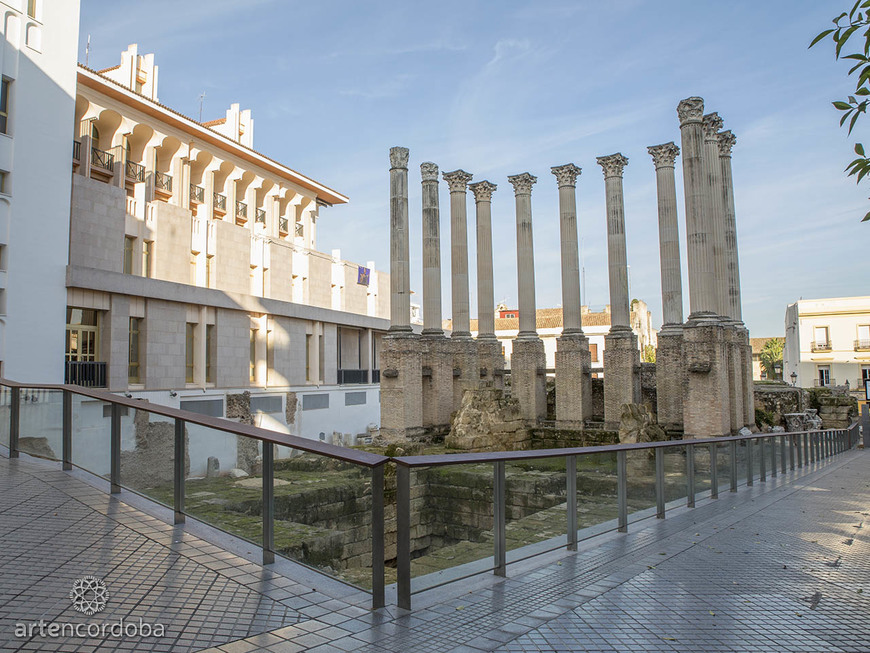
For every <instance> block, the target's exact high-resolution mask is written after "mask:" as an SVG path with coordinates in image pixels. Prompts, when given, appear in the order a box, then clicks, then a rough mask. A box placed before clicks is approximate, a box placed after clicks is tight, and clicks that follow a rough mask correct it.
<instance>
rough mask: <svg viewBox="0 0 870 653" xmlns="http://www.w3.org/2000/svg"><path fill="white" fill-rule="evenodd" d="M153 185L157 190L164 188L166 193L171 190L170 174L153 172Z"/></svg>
mask: <svg viewBox="0 0 870 653" xmlns="http://www.w3.org/2000/svg"><path fill="white" fill-rule="evenodd" d="M154 187H155V188H157V189H159V190H165V191H166V192H167V193H171V192H172V175H167V174H166V173H165V172H155V173H154Z"/></svg>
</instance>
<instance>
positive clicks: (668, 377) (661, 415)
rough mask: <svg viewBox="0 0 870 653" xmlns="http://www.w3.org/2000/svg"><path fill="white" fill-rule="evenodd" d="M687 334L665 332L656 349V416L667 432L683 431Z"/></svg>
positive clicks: (661, 335)
mask: <svg viewBox="0 0 870 653" xmlns="http://www.w3.org/2000/svg"><path fill="white" fill-rule="evenodd" d="M684 384H685V370H684V368H683V332H682V330H674V331H670V332H669V331H665V330H663V331H662V332H661V333H659V336H658V348H657V349H656V414H657V418H658V424H659V426H661V427H662V428H663V429H665V430H666V431H675V430H679V431H682V430H683V388H684Z"/></svg>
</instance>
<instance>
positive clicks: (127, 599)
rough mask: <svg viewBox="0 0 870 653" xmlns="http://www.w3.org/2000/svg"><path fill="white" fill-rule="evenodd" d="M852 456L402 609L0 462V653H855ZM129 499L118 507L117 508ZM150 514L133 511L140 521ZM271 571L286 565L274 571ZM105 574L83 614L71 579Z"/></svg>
mask: <svg viewBox="0 0 870 653" xmlns="http://www.w3.org/2000/svg"><path fill="white" fill-rule="evenodd" d="M868 463H870V452H850V453H847V454H844V455H842V456H838V457H836V458H834V459H833V460H831V461H829V462H827V463H825V464H824V465H822V466H821V467H819V468H818V469H814V470H811V471H809V472H804V471H799V472H797V473H794V472H790V473H788V474H785V475H780V476H778V477H777V478H775V479H771V478H768V481H767V482H766V483H759V482H758V481H756V484H755V486H754V487H752V488H745V487H741V488H740V491H739V492H738V493H737V494H731V493H725V494H723V495H721V498H720V499H719V500H716V501H704V502H701V501H699V503H698V507H697V508H695V509H694V510H688V509H681V510H678V511H672V512H671V513H669V515H668V519H666V520H664V521H660V520H647V521H644V522H642V523H639V524H633V525H632V528H633V531H632V532H630V533H628V534H616V533H614V534H609V535H604V536H601V537H598V538H595V539H594V540H589V541H587V542H586V543H583V544H581V547H580V548H581V550H580V551H579V552H578V553H577V554H569V553H562V552H558V553H554V554H550V555H549V556H547V557H545V558H538V559H536V560H533V561H527V562H525V563H520V565H516V566H514V565H512V566H510V567H509V568H508V574H509V576H510V577H509V578H507V579H496V578H494V577H492V576H488V575H487V576H481V577H477V578H475V579H470V580H467V581H463V582H461V583H455V584H453V585H450V586H447V587H445V588H440V589H437V590H432V591H428V592H425V593H423V594H420V595H415V597H414V605H415V609H414V612H412V613H410V614H407V613H402V612H401V611H399V610H397V609H395V608H387V609H384V610H379V611H377V612H371V611H369V610H367V609H366V604H365V601H366V599H367V597H366V595H364V594H362V593H360V592H356V591H353V590H349V589H347V588H346V587H344V586H342V585H340V584H339V583H337V582H331V581H328V580H326V579H323V578H322V577H320V576H317V575H315V574H313V573H302V574H300V573H299V571H298V568H297V567H295V566H293V565H290V564H289V563H287V564H278V565H276V566H275V569H274V570H272V569H269V570H266V569H263V568H262V567H261V566H259V565H257V564H255V563H254V562H253V561H254V560H256V558H257V557H258V556H259V551H258V550H257V549H256V548H255V547H253V546H252V545H244V544H240V543H239V541H238V540H235V539H233V538H230V537H228V536H220V535H216V534H215V533H214V532H213V531H211V530H210V529H204V528H201V527H197V526H194V525H188V526H186V527H184V528H180V527H175V526H172V525H171V524H167V523H166V522H165V521H164V520H166V519H168V518H169V517H170V513H169V512H168V511H165V510H163V509H162V508H160V509H158V508H155V507H154V506H153V505H152V504H147V503H146V502H144V500H142V499H139V498H138V497H133V496H131V495H129V494H127V493H125V494H123V495H121V496H122V497H123V498H124V501H123V502H122V501H120V500H119V499H118V498H116V497H110V496H108V495H107V494H106V493H105V492H104V491H103V489H101V488H95V487H94V486H93V485H91V484H89V483H87V482H85V481H84V480H82V478H77V477H76V476H75V475H73V474H70V473H66V472H62V471H60V470H58V469H57V466H56V465H53V464H48V463H44V462H42V461H37V460H33V459H29V458H27V457H22V458H21V459H19V460H8V459H6V458H3V457H0V650H4V651H6V650H56V651H104V650H105V651H108V650H154V651H191V650H200V649H202V648H206V647H210V646H211V647H219V648H215V649H211V650H212V652H214V651H223V652H226V653H230V652H245V651H253V650H270V651H284V652H295V651H301V650H312V651H317V652H318V653H320V652H326V651H330V652H333V651H402V652H404V651H413V652H414V653H417V652H427V651H432V652H441V651H482V650H498V651H644V652H646V651H753V652H756V651H771V652H774V651H775V652H777V653H779V652H780V651H799V652H801V653H810V652H814V651H820V652H821V651H835V652H836V651H853V652H856V653H867V652H868V651H870V600H868V594H870V542H868V537H867V534H868V529H870V472H868ZM131 504H132V505H131ZM149 513H150V514H149ZM285 574H292V575H293V579H291V578H288V577H287V576H286V575H285ZM85 575H93V576H96V577H99V578H104V579H105V581H106V584H107V586H108V590H109V593H110V598H109V601H108V605H107V607H106V609H105V610H104V611H103V612H100V613H98V614H97V615H95V616H93V617H85V616H84V615H82V614H80V613H78V612H75V611H74V610H73V609H72V607H71V605H70V599H69V596H68V594H69V591H70V587H71V585H72V583H73V581H74V580H75V579H77V578H80V577H82V576H85ZM122 618H123V619H124V622H125V624H127V626H129V624H131V623H133V624H134V625H136V626H138V624H139V619H141V620H142V622H143V623H147V624H152V625H154V624H162V626H163V627H164V628H165V631H166V632H165V634H164V636H163V637H153V636H152V637H149V638H145V639H138V638H131V639H126V640H124V639H121V638H118V637H114V636H113V635H112V633H111V632H109V633H108V634H107V635H105V636H104V635H98V636H95V637H90V638H89V637H87V636H85V637H84V638H82V637H66V636H63V637H41V636H40V634H39V629H38V625H37V626H36V630H35V632H34V633H33V634H32V636H31V634H30V633H28V634H27V635H26V636H24V637H16V632H15V631H16V624H19V623H24V624H29V623H33V622H36V623H37V624H38V622H39V620H40V619H43V620H44V621H45V623H50V622H55V623H62V622H69V623H72V624H76V623H81V624H88V623H110V624H111V623H116V622H118V620H120V619H122Z"/></svg>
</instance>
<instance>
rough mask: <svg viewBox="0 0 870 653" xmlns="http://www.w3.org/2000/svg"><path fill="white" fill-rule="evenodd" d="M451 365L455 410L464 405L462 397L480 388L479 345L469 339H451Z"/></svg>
mask: <svg viewBox="0 0 870 653" xmlns="http://www.w3.org/2000/svg"><path fill="white" fill-rule="evenodd" d="M449 351H450V353H451V356H450V360H451V365H452V366H453V371H452V375H453V410H452V412H456V411H458V410H459V407H460V406H461V405H462V395H464V394H465V391H466V390H477V388H479V387H480V363H479V361H478V357H477V343H476V342H475V341H474V340H472V339H471V338H470V337H469V338H450V349H449Z"/></svg>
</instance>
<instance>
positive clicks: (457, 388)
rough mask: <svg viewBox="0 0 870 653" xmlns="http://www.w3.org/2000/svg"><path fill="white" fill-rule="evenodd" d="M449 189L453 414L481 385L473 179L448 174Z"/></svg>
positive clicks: (458, 172) (461, 172) (463, 174)
mask: <svg viewBox="0 0 870 653" xmlns="http://www.w3.org/2000/svg"><path fill="white" fill-rule="evenodd" d="M442 176H443V177H444V181H446V182H447V185H448V187H449V188H450V271H451V274H452V277H451V281H452V284H451V290H452V293H451V303H452V307H453V333H452V335H451V341H452V345H451V346H452V351H453V368H454V369H453V410H454V411H456V410H459V407H460V405H461V404H462V396H463V395H464V394H465V391H466V390H474V389H476V388H477V387H478V386H479V385H480V367H479V364H478V360H477V345H476V344H475V343H474V341H473V340H472V339H471V324H470V323H471V319H470V314H469V308H468V230H467V229H468V228H467V212H466V207H465V202H466V190H467V188H468V182H469V181H471V177H472V175H471V174H470V173H468V172H465V171H464V170H454V171H453V172H445V173H444V174H443V175H442Z"/></svg>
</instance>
